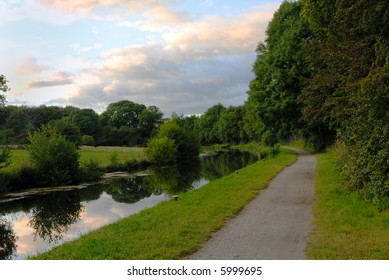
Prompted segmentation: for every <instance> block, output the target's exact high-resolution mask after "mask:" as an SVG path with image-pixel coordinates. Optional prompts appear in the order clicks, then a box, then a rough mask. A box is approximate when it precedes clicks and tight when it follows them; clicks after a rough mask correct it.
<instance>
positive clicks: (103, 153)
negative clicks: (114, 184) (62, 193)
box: [80, 146, 147, 167]
mask: <svg viewBox="0 0 389 280" xmlns="http://www.w3.org/2000/svg"><path fill="white" fill-rule="evenodd" d="M80 153H81V157H80V162H81V163H83V162H87V161H89V160H93V161H96V162H98V163H99V164H100V166H102V167H106V166H108V165H109V164H110V163H111V162H110V158H111V157H112V155H114V154H115V155H116V156H117V160H118V163H123V162H126V161H130V160H146V159H147V158H146V154H145V153H144V149H143V148H139V147H90V146H82V147H81V148H80Z"/></svg>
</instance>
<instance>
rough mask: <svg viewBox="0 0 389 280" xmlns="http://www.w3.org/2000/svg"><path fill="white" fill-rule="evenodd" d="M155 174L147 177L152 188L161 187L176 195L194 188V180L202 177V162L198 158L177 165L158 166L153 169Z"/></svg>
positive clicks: (165, 191) (161, 189) (163, 190)
mask: <svg viewBox="0 0 389 280" xmlns="http://www.w3.org/2000/svg"><path fill="white" fill-rule="evenodd" d="M152 171H153V174H154V175H153V176H149V177H147V178H145V182H146V183H147V184H148V185H149V187H150V188H154V189H157V190H158V189H159V190H160V191H162V192H164V193H166V194H168V195H175V194H178V193H180V192H186V191H189V190H191V189H193V188H194V182H196V181H198V180H200V179H201V164H200V160H199V159H198V158H195V159H191V160H190V161H189V160H187V161H181V162H179V163H178V164H177V165H172V166H166V167H159V168H158V167H156V168H154V169H152Z"/></svg>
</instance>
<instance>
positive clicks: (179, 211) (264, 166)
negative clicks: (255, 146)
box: [33, 149, 297, 259]
mask: <svg viewBox="0 0 389 280" xmlns="http://www.w3.org/2000/svg"><path fill="white" fill-rule="evenodd" d="M296 158H297V155H296V154H295V153H294V152H292V151H289V150H284V149H282V150H281V153H280V154H279V155H278V156H277V157H274V158H270V159H268V160H265V161H259V162H257V163H255V164H253V165H251V166H248V167H246V168H244V169H241V170H239V171H238V172H237V173H233V174H231V175H229V176H226V177H224V178H222V179H219V180H215V181H213V182H211V183H209V184H208V185H206V186H204V187H202V188H200V189H196V190H193V191H190V192H188V193H182V194H180V195H179V198H178V200H177V201H174V200H172V201H167V202H162V203H160V204H158V205H157V206H156V207H153V208H151V209H148V210H144V211H142V212H140V213H138V214H136V215H133V216H130V217H128V218H125V219H122V220H120V221H118V222H116V223H114V224H111V225H108V226H105V227H103V228H101V229H99V230H96V231H93V232H91V233H89V234H86V235H83V236H81V237H80V238H79V239H77V240H75V241H72V242H69V243H66V244H63V245H61V246H59V247H56V248H54V249H53V250H51V251H49V252H46V253H43V254H41V255H38V256H35V257H33V259H180V258H182V257H184V256H186V255H188V254H191V253H193V252H195V251H196V250H197V249H198V248H199V246H201V245H202V244H203V243H204V242H205V241H206V240H207V239H208V238H209V237H210V236H211V235H212V233H213V232H215V231H217V230H218V229H220V228H221V227H222V226H223V225H224V223H225V222H226V221H228V220H229V219H231V218H232V217H233V216H235V215H236V214H237V213H238V212H239V211H240V210H241V209H242V208H243V207H244V206H245V205H246V204H247V203H248V202H249V201H251V200H252V199H253V198H255V197H256V196H257V195H258V193H259V191H260V190H261V189H263V188H265V187H266V186H267V184H268V182H269V181H270V180H271V179H272V178H273V177H274V176H275V175H276V174H277V173H278V172H280V171H281V170H282V169H283V168H284V167H285V166H287V165H290V164H292V163H293V162H294V161H295V160H296Z"/></svg>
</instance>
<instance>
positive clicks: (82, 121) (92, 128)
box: [69, 109, 100, 137]
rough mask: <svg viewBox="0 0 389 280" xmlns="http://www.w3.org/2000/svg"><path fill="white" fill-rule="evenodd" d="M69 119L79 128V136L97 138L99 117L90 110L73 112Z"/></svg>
mask: <svg viewBox="0 0 389 280" xmlns="http://www.w3.org/2000/svg"><path fill="white" fill-rule="evenodd" d="M69 119H70V120H71V122H72V123H74V124H75V125H76V126H77V127H78V128H79V130H80V132H81V134H83V135H91V136H94V137H97V135H98V133H99V130H100V123H99V115H98V114H97V113H96V112H95V111H93V110H92V109H76V110H73V111H72V112H71V113H70V115H69Z"/></svg>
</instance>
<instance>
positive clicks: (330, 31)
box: [301, 0, 389, 209]
mask: <svg viewBox="0 0 389 280" xmlns="http://www.w3.org/2000/svg"><path fill="white" fill-rule="evenodd" d="M324 2H325V4H324ZM388 9H389V3H388V2H387V1H382V0H356V1H346V0H341V1H330V2H328V1H322V0H305V1H304V16H305V17H306V18H307V20H308V21H309V23H310V24H311V26H312V27H313V28H314V31H315V38H314V40H313V41H312V42H311V43H310V44H309V46H308V47H309V48H308V52H309V55H308V60H307V62H308V64H309V70H310V72H311V77H310V79H308V80H307V85H306V87H305V89H304V90H303V92H302V95H301V99H302V100H305V105H304V106H305V108H304V111H303V115H304V118H305V119H306V120H311V123H312V124H314V125H318V126H319V128H320V125H322V124H325V125H324V130H323V126H321V128H322V130H321V132H320V133H321V134H322V135H321V136H320V138H321V137H322V136H327V135H328V133H326V129H327V128H326V127H329V128H330V129H332V130H336V131H337V138H338V140H339V142H340V143H341V144H342V145H343V147H344V148H343V149H344V151H345V152H344V154H343V158H342V160H341V162H340V167H341V170H342V173H343V174H344V175H345V176H346V177H347V178H348V182H349V185H350V187H351V188H352V189H355V190H358V191H359V192H360V193H363V194H364V195H365V197H367V198H369V199H370V200H371V201H373V202H374V203H376V204H377V205H378V207H380V208H381V209H383V208H388V207H389V205H388V203H387V198H388V196H389V187H388V186H389V183H388V181H389V179H388V173H389V153H388V149H389V111H388V109H387V104H389V95H388V84H389V76H388V72H389V60H388V53H389V47H388V46H389V37H388V33H389V26H388V24H387V22H388V21H389V14H388ZM309 129H310V130H311V132H310V133H311V134H312V132H314V130H313V129H312V126H311V127H309ZM314 135H315V134H314ZM316 135H318V133H316ZM316 138H319V137H318V136H316ZM326 144H327V143H325V142H324V143H323V144H322V145H321V146H325V145H326Z"/></svg>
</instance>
